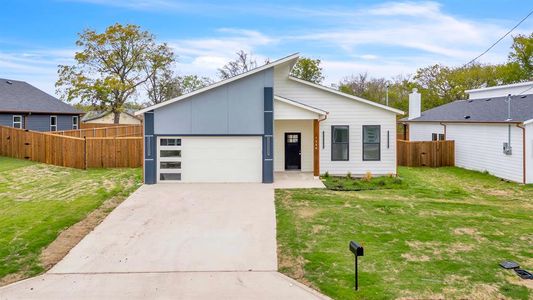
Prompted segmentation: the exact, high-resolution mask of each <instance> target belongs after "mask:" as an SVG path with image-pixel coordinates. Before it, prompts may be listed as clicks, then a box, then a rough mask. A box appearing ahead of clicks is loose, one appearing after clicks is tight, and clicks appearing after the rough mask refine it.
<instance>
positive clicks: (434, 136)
mask: <svg viewBox="0 0 533 300" xmlns="http://www.w3.org/2000/svg"><path fill="white" fill-rule="evenodd" d="M431 140H432V141H433V142H435V141H438V140H439V134H438V133H432V134H431Z"/></svg>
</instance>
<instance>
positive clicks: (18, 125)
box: [13, 116, 22, 128]
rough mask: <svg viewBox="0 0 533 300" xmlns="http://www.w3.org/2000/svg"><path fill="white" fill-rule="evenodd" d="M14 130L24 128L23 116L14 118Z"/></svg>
mask: <svg viewBox="0 0 533 300" xmlns="http://www.w3.org/2000/svg"><path fill="white" fill-rule="evenodd" d="M13 128H22V116H13Z"/></svg>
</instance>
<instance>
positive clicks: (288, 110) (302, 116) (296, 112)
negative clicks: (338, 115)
mask: <svg viewBox="0 0 533 300" xmlns="http://www.w3.org/2000/svg"><path fill="white" fill-rule="evenodd" d="M312 119H318V114H317V113H314V112H311V111H309V110H306V109H303V108H300V107H296V106H294V105H290V104H288V103H284V102H281V101H277V100H274V120H312Z"/></svg>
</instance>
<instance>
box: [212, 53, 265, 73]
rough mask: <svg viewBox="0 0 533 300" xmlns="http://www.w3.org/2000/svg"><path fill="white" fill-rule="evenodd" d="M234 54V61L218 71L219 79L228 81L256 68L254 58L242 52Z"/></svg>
mask: <svg viewBox="0 0 533 300" xmlns="http://www.w3.org/2000/svg"><path fill="white" fill-rule="evenodd" d="M236 54H237V58H236V59H235V60H232V61H230V62H228V63H227V64H225V65H224V66H223V67H222V68H220V69H218V75H219V76H220V78H221V79H228V78H231V77H233V76H236V75H239V74H242V73H245V72H248V71H250V70H252V69H255V68H257V67H258V64H257V61H256V60H255V58H253V57H252V55H250V54H248V53H246V52H245V51H244V50H240V51H238V52H237V53H236ZM268 63H269V60H268V59H267V60H266V61H265V64H268Z"/></svg>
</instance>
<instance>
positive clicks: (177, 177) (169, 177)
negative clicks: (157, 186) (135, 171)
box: [159, 173, 181, 180]
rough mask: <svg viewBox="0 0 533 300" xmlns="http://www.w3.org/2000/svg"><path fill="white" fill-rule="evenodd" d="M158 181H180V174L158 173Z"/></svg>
mask: <svg viewBox="0 0 533 300" xmlns="http://www.w3.org/2000/svg"><path fill="white" fill-rule="evenodd" d="M159 180H181V173H160V174H159Z"/></svg>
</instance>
